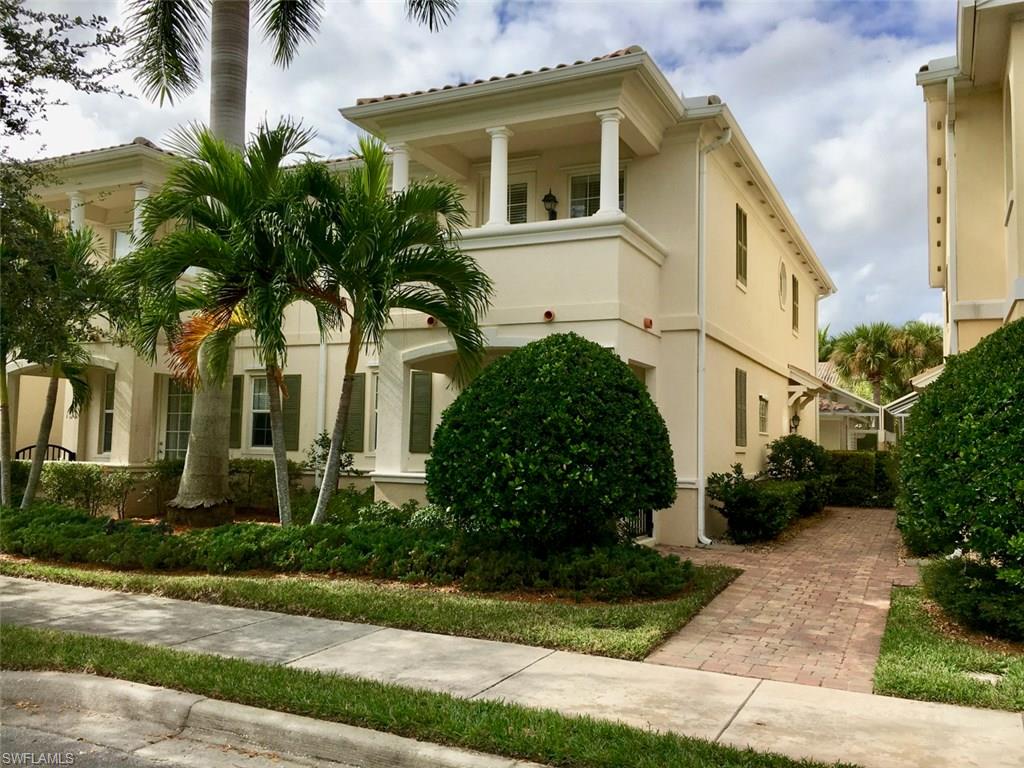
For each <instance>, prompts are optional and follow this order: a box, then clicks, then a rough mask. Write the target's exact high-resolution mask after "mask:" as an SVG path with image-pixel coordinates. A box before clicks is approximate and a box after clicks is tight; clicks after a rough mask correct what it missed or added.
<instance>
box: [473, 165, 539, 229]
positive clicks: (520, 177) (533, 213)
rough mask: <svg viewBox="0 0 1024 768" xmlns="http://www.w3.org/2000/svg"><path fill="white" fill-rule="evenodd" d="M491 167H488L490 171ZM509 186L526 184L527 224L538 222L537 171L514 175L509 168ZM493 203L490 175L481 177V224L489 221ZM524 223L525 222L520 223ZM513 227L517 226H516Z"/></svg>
mask: <svg viewBox="0 0 1024 768" xmlns="http://www.w3.org/2000/svg"><path fill="white" fill-rule="evenodd" d="M489 168H490V166H489V165H488V169H489ZM508 183H509V186H512V185H513V184H523V183H525V184H526V222H525V223H527V224H529V223H530V222H533V221H537V220H538V219H537V171H536V170H521V171H516V172H515V173H512V169H511V168H509V175H508ZM490 201H491V178H490V175H481V177H480V205H479V209H480V223H481V224H483V223H484V222H486V221H487V219H488V216H490V205H491V203H490ZM520 223H523V222H520ZM511 226H517V225H515V224H513V225H511Z"/></svg>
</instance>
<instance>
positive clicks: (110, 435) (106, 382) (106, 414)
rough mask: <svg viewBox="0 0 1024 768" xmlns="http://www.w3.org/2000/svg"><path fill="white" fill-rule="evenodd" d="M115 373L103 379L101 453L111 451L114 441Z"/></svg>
mask: <svg viewBox="0 0 1024 768" xmlns="http://www.w3.org/2000/svg"><path fill="white" fill-rule="evenodd" d="M115 381H116V379H115V376H114V374H113V373H108V374H107V375H106V376H105V377H104V379H103V414H102V418H101V419H100V445H99V448H100V453H110V449H111V447H112V445H113V443H114V382H115Z"/></svg>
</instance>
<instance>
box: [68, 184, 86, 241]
mask: <svg viewBox="0 0 1024 768" xmlns="http://www.w3.org/2000/svg"><path fill="white" fill-rule="evenodd" d="M68 219H69V220H70V223H71V231H72V232H78V231H80V230H82V229H85V198H84V197H82V193H81V192H69V193H68Z"/></svg>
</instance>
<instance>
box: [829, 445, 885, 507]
mask: <svg viewBox="0 0 1024 768" xmlns="http://www.w3.org/2000/svg"><path fill="white" fill-rule="evenodd" d="M829 456H830V458H831V472H832V474H833V475H834V476H835V482H834V485H833V487H832V492H831V494H830V496H829V500H828V502H829V504H834V505H836V506H837V507H891V506H893V504H895V503H896V491H897V476H898V467H897V464H898V455H897V453H896V452H895V450H890V451H829Z"/></svg>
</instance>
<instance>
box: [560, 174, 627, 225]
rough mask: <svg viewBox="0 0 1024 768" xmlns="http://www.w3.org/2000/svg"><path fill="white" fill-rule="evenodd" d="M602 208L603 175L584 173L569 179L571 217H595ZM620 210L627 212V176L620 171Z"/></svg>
mask: <svg viewBox="0 0 1024 768" xmlns="http://www.w3.org/2000/svg"><path fill="white" fill-rule="evenodd" d="M600 207H601V174H600V173H582V174H578V175H576V176H572V177H571V178H570V179H569V217H570V218H572V219H579V218H582V217H583V216H593V215H594V214H595V213H597V210H598V208H600ZM619 210H620V211H624V210H626V176H625V174H624V173H623V172H622V171H619Z"/></svg>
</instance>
